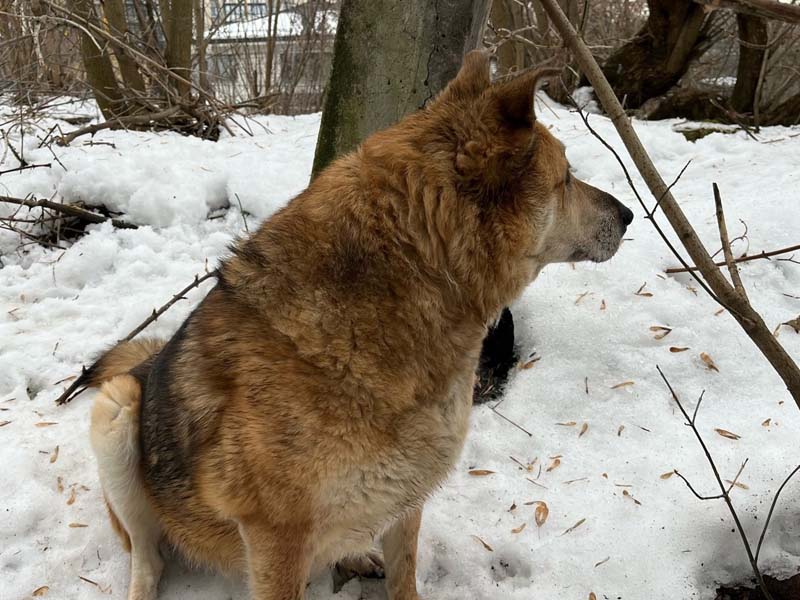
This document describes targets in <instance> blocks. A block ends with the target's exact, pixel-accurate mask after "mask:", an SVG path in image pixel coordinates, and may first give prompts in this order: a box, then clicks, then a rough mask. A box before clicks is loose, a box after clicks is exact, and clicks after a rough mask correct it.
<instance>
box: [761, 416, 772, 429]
mask: <svg viewBox="0 0 800 600" xmlns="http://www.w3.org/2000/svg"><path fill="white" fill-rule="evenodd" d="M770 423H772V418H769V419H767V420H766V421H764V422H763V423H761V426H762V427H769V426H770Z"/></svg>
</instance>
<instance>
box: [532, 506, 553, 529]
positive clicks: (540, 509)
mask: <svg viewBox="0 0 800 600" xmlns="http://www.w3.org/2000/svg"><path fill="white" fill-rule="evenodd" d="M549 514H550V509H549V508H547V504H545V503H544V502H541V501H540V502H537V503H536V510H535V511H534V513H533V518H534V520H535V521H536V526H537V527H541V526H542V525H544V524H545V521H547V517H548V515H549Z"/></svg>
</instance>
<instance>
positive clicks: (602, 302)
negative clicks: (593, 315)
mask: <svg viewBox="0 0 800 600" xmlns="http://www.w3.org/2000/svg"><path fill="white" fill-rule="evenodd" d="M605 309H606V301H605V300H601V301H600V310H605Z"/></svg>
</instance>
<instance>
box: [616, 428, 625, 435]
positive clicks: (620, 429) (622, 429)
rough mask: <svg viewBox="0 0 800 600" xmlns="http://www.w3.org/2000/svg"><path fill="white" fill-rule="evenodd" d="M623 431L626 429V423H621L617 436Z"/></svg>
mask: <svg viewBox="0 0 800 600" xmlns="http://www.w3.org/2000/svg"><path fill="white" fill-rule="evenodd" d="M623 431H625V425H620V426H619V429H617V437H620V436H621V435H622V432H623Z"/></svg>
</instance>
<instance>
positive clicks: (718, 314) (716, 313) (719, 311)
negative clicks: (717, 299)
mask: <svg viewBox="0 0 800 600" xmlns="http://www.w3.org/2000/svg"><path fill="white" fill-rule="evenodd" d="M724 312H725V309H724V308H720V309H719V310H718V311H717V312H715V313H714V316H715V317H718V316H720V315H721V314H722V313H724Z"/></svg>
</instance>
